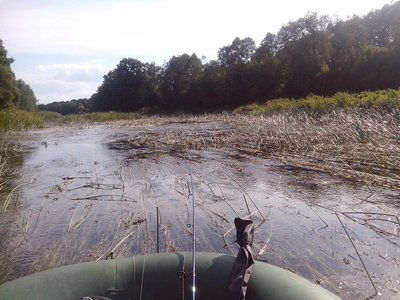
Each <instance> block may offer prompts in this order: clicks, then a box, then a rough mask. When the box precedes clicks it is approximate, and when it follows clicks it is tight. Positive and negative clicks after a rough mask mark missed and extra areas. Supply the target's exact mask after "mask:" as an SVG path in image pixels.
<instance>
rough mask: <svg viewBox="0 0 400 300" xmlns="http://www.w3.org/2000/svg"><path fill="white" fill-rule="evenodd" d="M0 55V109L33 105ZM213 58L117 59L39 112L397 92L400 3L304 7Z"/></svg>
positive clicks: (201, 106)
mask: <svg viewBox="0 0 400 300" xmlns="http://www.w3.org/2000/svg"><path fill="white" fill-rule="evenodd" d="M6 53H7V52H6V50H5V49H4V47H1V54H0V56H1V61H0V64H1V65H0V72H2V76H1V77H0V78H1V83H0V92H1V95H2V96H1V100H0V108H7V107H10V106H16V107H20V108H22V109H26V110H34V109H35V106H36V99H35V97H34V95H33V92H32V90H31V89H30V88H29V86H27V85H26V84H25V83H24V82H23V81H22V80H18V81H16V80H15V78H14V77H13V73H12V71H11V69H10V64H11V62H12V59H9V58H7V56H6ZM217 57H218V58H217V59H216V60H211V61H206V60H205V59H204V58H199V57H198V56H197V55H196V54H195V53H193V54H186V53H185V54H182V55H177V56H173V57H171V58H170V59H169V61H168V62H166V63H165V64H164V65H162V66H159V65H157V64H156V63H148V62H141V61H139V60H137V59H135V58H123V59H121V61H120V62H119V64H118V65H117V66H116V67H115V69H114V70H112V71H110V72H109V73H108V74H106V75H105V76H104V79H103V82H102V84H101V85H100V86H99V87H98V89H97V91H96V92H95V93H94V94H93V95H92V96H91V97H90V98H89V99H74V100H71V101H64V102H53V103H50V104H47V105H39V110H49V111H56V112H59V113H61V114H74V113H83V112H96V111H97V112H102V111H119V112H132V111H137V110H140V109H143V108H146V109H150V110H153V111H159V112H168V111H176V110H183V111H191V112H193V111H204V110H219V109H225V108H234V107H238V106H240V105H244V104H248V103H264V102H266V101H268V100H271V99H277V98H295V99H297V98H302V97H306V96H308V95H310V94H316V95H320V96H331V95H334V94H335V93H337V92H340V91H344V92H349V93H353V92H360V91H374V90H379V89H387V88H391V89H397V88H399V86H400V1H398V2H395V3H393V4H390V5H385V6H384V7H383V8H382V9H379V10H375V11H371V12H370V13H368V14H367V15H365V16H353V17H351V18H349V19H347V20H339V19H335V18H332V17H329V16H326V15H318V14H316V13H312V12H310V13H308V14H307V15H305V16H304V17H302V18H300V19H298V20H296V21H292V22H289V23H287V24H285V25H283V26H282V27H281V28H280V29H279V31H278V32H277V33H270V32H268V33H267V34H266V36H265V38H264V39H263V40H262V42H261V44H260V45H259V46H257V45H256V43H255V41H254V40H253V39H252V38H250V37H245V38H238V37H237V38H235V39H234V40H233V41H232V43H231V44H230V45H227V46H223V47H221V48H220V49H219V51H218V56H217ZM3 74H4V75H3Z"/></svg>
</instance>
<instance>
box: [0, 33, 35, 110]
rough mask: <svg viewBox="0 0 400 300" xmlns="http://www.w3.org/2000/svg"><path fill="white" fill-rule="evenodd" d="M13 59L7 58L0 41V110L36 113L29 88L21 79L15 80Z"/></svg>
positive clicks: (33, 97) (33, 99)
mask: <svg viewBox="0 0 400 300" xmlns="http://www.w3.org/2000/svg"><path fill="white" fill-rule="evenodd" d="M13 62H14V59H13V58H9V57H7V50H6V48H5V47H4V46H3V41H2V40H0V110H2V109H10V108H19V109H22V110H27V111H36V108H37V107H36V104H37V99H36V97H35V94H34V92H33V90H32V89H31V87H30V86H29V85H28V84H26V83H25V82H24V81H23V80H22V79H18V80H17V79H16V78H15V74H14V73H13V71H12V69H11V64H12V63H13Z"/></svg>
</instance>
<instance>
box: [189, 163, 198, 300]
mask: <svg viewBox="0 0 400 300" xmlns="http://www.w3.org/2000/svg"><path fill="white" fill-rule="evenodd" d="M188 167H189V172H190V173H189V174H190V189H191V196H192V227H193V228H192V232H193V240H192V243H193V248H192V277H193V286H192V300H195V299H196V226H195V225H196V217H195V203H194V186H193V177H192V171H191V169H190V166H188Z"/></svg>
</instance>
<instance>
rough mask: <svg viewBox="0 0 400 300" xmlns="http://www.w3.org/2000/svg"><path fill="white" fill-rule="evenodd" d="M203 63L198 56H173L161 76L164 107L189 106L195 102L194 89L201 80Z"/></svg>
mask: <svg viewBox="0 0 400 300" xmlns="http://www.w3.org/2000/svg"><path fill="white" fill-rule="evenodd" d="M202 69H203V63H202V61H201V59H199V58H198V57H197V56H196V54H192V55H188V54H183V55H180V56H173V57H172V58H171V59H170V60H169V61H168V62H167V64H166V65H165V67H164V71H163V73H162V75H161V95H162V100H163V103H162V105H163V106H167V107H177V106H189V105H191V102H192V101H193V102H194V98H195V94H194V87H195V86H196V85H197V84H198V81H199V80H200V79H201V75H202Z"/></svg>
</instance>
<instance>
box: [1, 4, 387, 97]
mask: <svg viewBox="0 0 400 300" xmlns="http://www.w3.org/2000/svg"><path fill="white" fill-rule="evenodd" d="M391 2H392V0H362V1H349V0H335V1H331V0H329V1H325V0H277V1H268V0H246V1H244V0H241V1H237V0H202V1H199V0H198V1H194V0H65V1H64V0H0V39H2V40H3V45H4V46H5V48H6V49H7V50H8V56H9V57H13V58H14V59H15V62H14V63H13V64H12V65H11V67H12V70H13V71H14V73H15V75H16V77H17V78H18V79H23V80H24V81H25V82H26V83H28V84H29V85H30V86H31V87H32V89H33V90H34V92H35V95H36V98H38V100H39V104H46V103H50V102H53V101H68V100H71V99H79V98H86V97H90V96H91V95H92V94H93V93H94V92H96V90H97V87H98V86H99V85H101V83H102V80H103V76H104V75H105V74H107V73H108V72H109V71H111V70H113V69H114V68H115V66H116V65H117V64H118V62H119V61H120V60H121V59H122V58H125V57H130V58H135V59H138V60H140V61H142V62H155V63H157V64H158V65H162V64H163V63H165V62H167V61H168V60H169V59H170V58H171V57H172V56H174V55H181V54H183V53H188V54H192V53H196V55H197V56H198V57H199V58H201V57H202V56H205V57H206V59H207V60H211V59H216V58H217V53H218V49H219V48H221V47H223V46H227V45H229V44H230V43H231V42H232V41H233V39H234V38H235V37H239V38H245V37H251V38H253V39H254V40H255V42H256V43H257V45H258V44H259V43H260V42H261V40H262V39H263V38H264V37H265V35H266V34H267V32H271V33H276V32H277V31H278V30H279V29H280V27H281V26H282V25H284V24H287V23H288V22H290V21H295V20H297V19H299V18H301V17H303V16H304V15H306V14H307V12H317V13H318V14H320V15H322V14H327V15H329V16H331V17H338V18H340V19H342V20H346V19H347V18H349V17H351V16H353V15H359V16H363V15H365V14H367V13H368V12H370V11H371V10H373V9H380V8H382V7H383V6H384V5H385V4H390V3H391Z"/></svg>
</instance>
